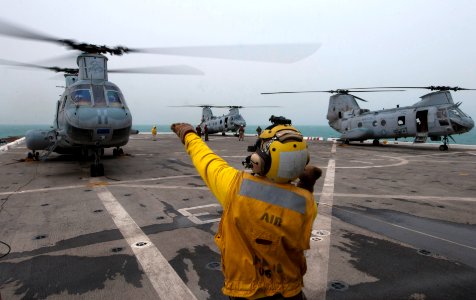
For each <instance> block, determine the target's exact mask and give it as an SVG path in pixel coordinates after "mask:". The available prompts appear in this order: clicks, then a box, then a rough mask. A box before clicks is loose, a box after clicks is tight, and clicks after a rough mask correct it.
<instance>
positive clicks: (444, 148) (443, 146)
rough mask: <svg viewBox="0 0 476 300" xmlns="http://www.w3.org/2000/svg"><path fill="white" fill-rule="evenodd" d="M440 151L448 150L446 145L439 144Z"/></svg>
mask: <svg viewBox="0 0 476 300" xmlns="http://www.w3.org/2000/svg"><path fill="white" fill-rule="evenodd" d="M440 151H448V146H446V145H440Z"/></svg>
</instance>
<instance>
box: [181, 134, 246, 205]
mask: <svg viewBox="0 0 476 300" xmlns="http://www.w3.org/2000/svg"><path fill="white" fill-rule="evenodd" d="M185 149H186V150H187V153H188V155H190V158H191V159H192V162H193V165H194V166H195V168H196V169H197V171H198V173H199V174H200V176H201V177H202V179H203V181H205V184H206V185H207V186H208V188H210V190H211V191H212V193H213V195H215V197H216V198H217V199H218V201H219V202H220V204H221V205H222V206H225V204H226V201H227V198H226V196H227V194H228V192H229V191H230V189H231V188H232V185H231V183H232V182H233V181H234V180H235V179H236V176H238V175H239V173H240V171H238V170H237V169H235V168H233V167H231V166H230V165H228V163H227V162H226V161H225V160H223V159H222V158H221V157H220V156H218V155H216V154H215V153H214V152H213V151H212V150H211V149H210V148H209V147H208V146H207V144H206V143H205V142H203V141H202V139H201V138H200V137H198V135H196V134H187V135H186V136H185Z"/></svg>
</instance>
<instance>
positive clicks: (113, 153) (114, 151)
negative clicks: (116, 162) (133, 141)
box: [112, 148, 117, 156]
mask: <svg viewBox="0 0 476 300" xmlns="http://www.w3.org/2000/svg"><path fill="white" fill-rule="evenodd" d="M112 156H117V149H116V148H114V149H112Z"/></svg>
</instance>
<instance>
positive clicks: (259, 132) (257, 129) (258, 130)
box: [256, 126, 261, 136]
mask: <svg viewBox="0 0 476 300" xmlns="http://www.w3.org/2000/svg"><path fill="white" fill-rule="evenodd" d="M256 133H257V134H258V136H260V135H261V127H259V126H258V128H256Z"/></svg>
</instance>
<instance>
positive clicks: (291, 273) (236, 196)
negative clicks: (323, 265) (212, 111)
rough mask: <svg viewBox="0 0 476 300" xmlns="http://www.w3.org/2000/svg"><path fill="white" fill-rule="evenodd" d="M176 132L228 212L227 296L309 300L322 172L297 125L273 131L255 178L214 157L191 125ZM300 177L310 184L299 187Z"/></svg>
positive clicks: (255, 165)
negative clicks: (309, 254)
mask: <svg viewBox="0 0 476 300" xmlns="http://www.w3.org/2000/svg"><path fill="white" fill-rule="evenodd" d="M171 129H172V131H173V132H175V133H176V134H177V135H178V137H179V138H180V140H181V141H182V143H183V144H184V145H185V151H186V153H188V154H189V155H190V157H191V159H192V162H193V164H194V166H195V168H196V169H197V171H198V173H199V174H200V176H201V177H202V179H203V180H204V182H205V183H206V185H207V186H208V187H209V188H210V190H211V191H212V193H213V194H214V196H215V197H216V198H217V200H218V202H219V203H220V204H221V205H222V206H223V214H222V217H221V221H220V225H219V228H218V232H217V233H216V235H215V243H216V244H217V246H218V248H219V249H220V252H221V255H222V272H223V274H224V278H225V282H224V286H223V288H222V292H223V293H224V294H225V295H227V296H229V297H230V299H261V300H265V299H274V300H279V299H294V300H300V299H305V297H304V296H303V293H302V287H303V284H304V283H303V276H304V274H305V273H306V269H307V267H306V258H305V256H304V250H306V249H309V247H310V244H309V241H310V237H311V229H312V224H313V221H314V219H315V217H316V215H317V205H316V202H315V200H314V196H313V194H312V190H313V188H314V184H315V182H316V180H317V179H318V178H319V176H320V175H321V171H320V169H319V168H317V167H314V166H310V165H307V164H308V162H309V152H308V149H307V145H306V142H305V141H304V140H303V137H302V135H301V133H300V132H299V131H298V130H297V129H295V128H294V127H292V126H291V125H275V126H274V127H271V128H270V127H268V128H267V130H265V132H264V133H262V134H261V135H260V144H259V147H258V149H257V150H256V152H255V153H253V154H252V155H251V156H250V159H249V160H250V165H251V167H252V173H249V172H245V171H240V170H237V169H235V168H233V167H231V166H230V165H229V164H228V163H227V162H226V161H225V160H223V159H222V158H221V157H220V156H218V155H217V154H215V153H214V152H213V151H212V150H211V149H210V148H209V147H208V146H207V144H206V143H204V142H203V141H202V140H201V139H200V138H199V137H198V135H197V134H196V132H195V131H194V130H193V127H192V126H191V125H190V124H185V123H175V124H172V126H171ZM268 129H269V130H268ZM247 160H248V158H247ZM298 177H300V178H302V180H303V182H302V183H301V184H300V183H298V184H297V185H296V184H295V183H293V180H295V179H297V178H298Z"/></svg>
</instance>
